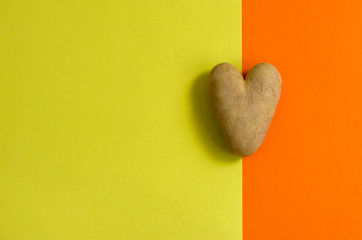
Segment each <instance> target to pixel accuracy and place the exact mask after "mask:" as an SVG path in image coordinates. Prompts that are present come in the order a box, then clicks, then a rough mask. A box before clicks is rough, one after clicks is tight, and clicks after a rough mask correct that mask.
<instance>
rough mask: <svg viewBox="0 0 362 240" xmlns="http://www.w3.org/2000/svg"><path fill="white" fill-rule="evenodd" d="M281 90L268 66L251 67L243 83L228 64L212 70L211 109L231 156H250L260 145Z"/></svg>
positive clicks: (276, 78)
mask: <svg viewBox="0 0 362 240" xmlns="http://www.w3.org/2000/svg"><path fill="white" fill-rule="evenodd" d="M281 86H282V79H281V76H280V74H279V72H278V70H277V69H276V68H275V67H274V66H273V65H271V64H269V63H260V64H258V65H256V66H254V67H253V68H252V69H251V70H250V71H249V72H248V74H247V75H246V78H245V80H244V78H243V76H242V74H241V72H240V71H239V70H238V69H237V68H236V67H235V66H233V65H232V64H230V63H220V64H218V65H216V66H215V67H214V68H213V70H212V71H211V73H210V76H209V96H210V102H211V107H212V111H213V114H214V116H215V118H216V121H217V123H218V124H219V126H220V128H221V131H222V133H223V135H224V138H225V140H226V144H227V146H228V148H229V149H230V151H231V153H233V154H234V155H237V156H243V157H245V156H249V155H251V154H253V153H254V152H255V151H256V150H257V149H258V148H259V147H260V145H261V144H262V143H263V141H264V138H265V136H266V133H267V131H268V128H269V125H270V123H271V121H272V118H273V116H274V112H275V109H276V107H277V104H278V101H279V98H280V93H281Z"/></svg>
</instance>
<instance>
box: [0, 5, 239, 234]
mask: <svg viewBox="0 0 362 240" xmlns="http://www.w3.org/2000/svg"><path fill="white" fill-rule="evenodd" d="M223 61H228V62H231V63H233V64H235V65H236V66H238V67H239V68H241V2H240V1H239V0H227V1H208V0H199V1H155V0H153V1H151V0H147V1H142V2H139V1H133V0H123V1H111V0H107V1H35V0H33V1H2V2H1V4H0V66H1V67H0V109H1V112H0V149H1V151H0V238H1V239H4V240H7V239H11V240H13V239H27V240H30V239H128V240H132V239H182V240H184V239H198V240H199V239H208V240H212V239H215V240H220V239H223V240H226V239H238V240H239V239H240V237H241V218H242V213H241V191H242V189H241V187H242V184H241V178H242V177H241V172H242V165H241V161H240V159H237V158H235V157H232V156H231V155H230V154H229V153H228V152H227V151H226V150H225V146H224V145H223V140H222V138H221V135H220V132H219V131H218V129H217V127H216V124H215V122H214V120H213V118H212V116H211V113H210V109H209V106H208V99H207V73H208V72H209V71H210V70H211V68H212V67H213V66H214V65H216V64H217V63H220V62H223Z"/></svg>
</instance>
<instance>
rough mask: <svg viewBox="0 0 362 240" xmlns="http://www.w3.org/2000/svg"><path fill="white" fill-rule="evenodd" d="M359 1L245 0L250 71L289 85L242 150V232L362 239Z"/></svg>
mask: <svg viewBox="0 0 362 240" xmlns="http://www.w3.org/2000/svg"><path fill="white" fill-rule="evenodd" d="M361 12H362V2H361V1H359V0H346V1H328V0H319V1H314V0H295V1H288V0H276V1H269V0H260V1H254V0H244V1H243V18H244V19H243V71H245V72H247V71H248V70H249V69H250V68H251V67H252V66H254V64H256V63H259V62H270V63H272V64H274V65H275V66H276V67H277V68H278V69H279V71H280V73H281V76H282V80H283V86H282V93H281V97H280V101H279V104H278V107H277V110H276V112H275V116H274V119H273V121H272V123H271V126H270V128H269V131H268V134H267V136H266V139H265V141H264V143H263V145H262V146H261V147H260V148H259V150H258V151H257V152H256V153H255V154H254V155H252V156H250V157H247V158H244V159H243V178H244V181H243V190H244V192H243V204H244V205H243V207H244V208H243V212H244V216H243V217H244V222H243V224H244V240H259V239H261V240H264V239H268V240H281V239H293V240H305V239H328V240H339V239H353V240H354V239H362V228H361V226H362V204H361V203H362V175H361V173H362V161H361V160H362V150H361V143H362V124H361V119H362V95H361V83H362V81H361V76H362V67H361V59H362V19H361Z"/></svg>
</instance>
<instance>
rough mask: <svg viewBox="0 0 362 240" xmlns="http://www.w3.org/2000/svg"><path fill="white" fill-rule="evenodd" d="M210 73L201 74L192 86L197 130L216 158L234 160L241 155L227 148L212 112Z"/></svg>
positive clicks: (206, 146) (208, 149)
mask: <svg viewBox="0 0 362 240" xmlns="http://www.w3.org/2000/svg"><path fill="white" fill-rule="evenodd" d="M208 78H209V73H208V72H207V73H203V74H201V75H199V76H198V77H197V78H196V79H195V81H194V83H193V86H192V92H191V98H192V99H191V100H192V101H191V102H192V105H193V115H194V118H195V123H196V131H198V132H199V136H200V138H201V140H200V141H202V142H204V145H205V148H206V150H207V151H208V152H209V153H210V154H211V155H213V156H215V157H214V159H216V160H220V161H233V160H237V159H240V158H241V157H238V156H234V155H232V154H231V153H230V151H229V150H228V149H227V146H226V144H225V142H224V138H223V136H222V133H221V130H220V129H219V127H218V125H217V123H216V120H215V118H214V116H213V114H212V110H211V106H210V101H209V92H208V91H209V89H208V88H209V86H208Z"/></svg>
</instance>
